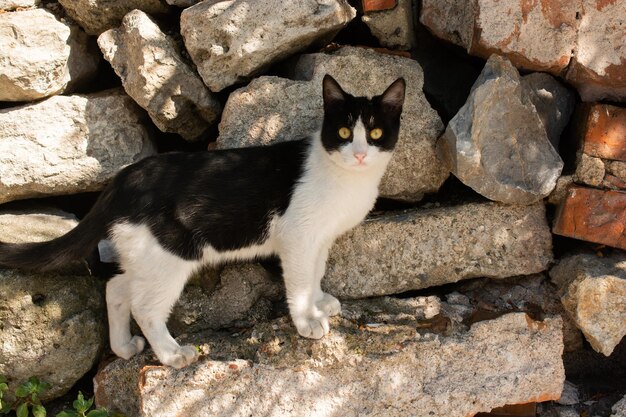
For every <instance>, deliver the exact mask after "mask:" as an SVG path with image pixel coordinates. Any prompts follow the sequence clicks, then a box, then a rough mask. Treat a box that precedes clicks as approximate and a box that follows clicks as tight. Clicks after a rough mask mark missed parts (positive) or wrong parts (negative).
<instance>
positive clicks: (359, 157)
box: [354, 153, 367, 164]
mask: <svg viewBox="0 0 626 417" xmlns="http://www.w3.org/2000/svg"><path fill="white" fill-rule="evenodd" d="M366 156H367V154H364V153H355V154H354V157H355V158H356V159H357V160H358V161H359V164H362V163H363V160H364V159H365V157H366Z"/></svg>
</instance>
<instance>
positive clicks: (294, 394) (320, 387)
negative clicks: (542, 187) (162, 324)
mask: <svg viewBox="0 0 626 417" xmlns="http://www.w3.org/2000/svg"><path fill="white" fill-rule="evenodd" d="M381 308H383V309H384V311H383V313H381ZM381 314H382V315H381ZM423 316H424V314H423V311H422V309H420V308H419V307H417V306H416V303H414V302H412V301H411V300H407V301H405V300H395V302H393V303H391V302H383V303H382V304H381V302H380V301H379V300H371V301H370V300H364V301H359V302H356V303H346V304H345V305H344V311H343V318H339V317H337V318H333V319H332V321H331V328H332V331H331V333H330V334H328V335H327V336H326V337H324V338H323V339H320V340H317V341H313V340H309V339H304V338H301V337H298V336H297V335H296V333H295V331H294V329H293V326H292V325H291V323H290V321H289V319H288V318H282V319H278V320H275V321H272V322H269V323H262V324H259V325H256V326H255V327H254V328H253V329H251V330H249V331H245V332H242V333H239V334H237V335H232V334H229V333H226V334H225V333H214V332H212V333H201V334H197V335H193V336H191V337H189V338H188V339H187V341H190V342H193V343H196V344H199V346H200V348H201V350H202V352H203V353H205V354H206V355H207V356H206V357H203V358H201V359H200V361H199V362H197V363H195V364H192V365H190V366H189V367H187V368H185V369H182V370H175V369H172V368H167V367H163V366H158V365H156V366H153V364H154V362H153V361H152V359H151V357H150V356H151V355H149V354H147V353H144V354H142V355H140V356H139V357H136V358H133V359H131V360H130V361H123V360H116V361H114V362H112V363H111V364H109V365H107V366H106V367H105V368H103V369H102V370H101V371H100V372H99V373H98V375H97V376H96V378H95V387H96V389H95V395H96V403H97V404H98V405H99V406H105V407H107V408H108V409H112V410H116V409H117V410H120V411H122V412H124V413H125V414H126V415H127V416H129V417H139V416H150V417H159V416H168V417H177V416H189V415H193V416H197V417H203V416H212V417H219V416H224V417H226V416H228V417H238V416H250V415H263V416H267V417H281V416H285V417H287V416H310V417H318V416H319V417H321V416H329V415H341V416H346V417H356V416H359V417H362V416H383V415H393V416H394V417H403V416H407V417H408V416H412V417H422V416H423V417H465V416H468V415H474V414H476V413H478V412H481V411H490V410H491V409H492V408H494V407H498V406H502V405H505V404H510V403H525V402H531V401H546V400H550V399H558V398H559V396H560V395H561V391H562V388H563V381H564V371H563V364H562V360H561V353H562V349H563V345H562V342H561V337H562V336H561V330H560V329H561V321H560V319H559V318H547V319H545V320H544V321H542V322H539V321H534V320H533V319H531V318H530V317H528V316H527V315H526V314H524V313H512V314H506V315H504V316H502V317H499V318H497V319H495V320H488V321H482V322H478V323H475V324H474V325H472V326H471V328H470V329H465V328H449V329H445V328H444V326H441V328H439V329H432V328H429V326H428V324H427V323H429V322H428V321H424V320H423V319H421V318H420V317H423ZM380 319H384V320H385V321H384V322H382V321H380ZM442 320H443V321H444V322H445V318H442ZM416 328H419V331H416ZM433 331H438V332H439V334H436V333H434V332H433Z"/></svg>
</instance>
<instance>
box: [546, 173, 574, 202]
mask: <svg viewBox="0 0 626 417" xmlns="http://www.w3.org/2000/svg"><path fill="white" fill-rule="evenodd" d="M572 184H574V176H573V175H562V176H560V177H559V179H558V180H556V186H555V187H554V190H552V192H551V193H550V195H549V196H548V198H547V199H546V202H547V203H548V204H552V205H555V206H558V205H560V204H562V203H563V202H564V201H565V198H566V197H567V190H568V189H569V187H570V186H571V185H572Z"/></svg>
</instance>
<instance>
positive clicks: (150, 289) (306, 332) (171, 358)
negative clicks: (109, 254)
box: [107, 119, 391, 368]
mask: <svg viewBox="0 0 626 417" xmlns="http://www.w3.org/2000/svg"><path fill="white" fill-rule="evenodd" d="M356 127H357V128H356V129H355V132H354V133H355V140H356V141H357V142H356V143H353V144H349V145H346V146H344V147H343V149H341V151H340V152H333V153H332V154H328V153H327V152H326V150H325V149H324V148H323V146H322V144H321V141H320V139H319V133H318V134H317V137H315V138H314V140H313V145H312V149H311V152H310V154H309V156H308V159H307V160H306V162H305V171H304V175H303V177H302V179H301V182H300V183H299V184H298V186H297V187H296V189H295V191H294V194H293V196H292V200H291V202H290V205H289V207H288V209H287V210H286V212H285V213H284V214H283V215H282V216H278V215H277V216H274V218H273V219H272V221H271V223H270V227H269V229H268V231H267V239H266V241H265V242H264V243H263V244H261V245H255V246H251V247H247V248H242V249H238V250H235V251H228V252H219V251H217V250H215V249H214V248H212V247H210V246H209V247H206V248H204V251H203V257H202V260H201V261H186V260H184V259H181V258H179V257H178V256H175V255H173V254H171V253H170V252H168V251H166V250H165V249H163V248H162V247H161V245H160V244H159V243H158V241H157V240H156V238H155V237H154V236H153V235H152V233H151V232H150V229H149V228H148V227H147V226H146V225H135V224H129V223H121V224H117V225H115V226H114V227H113V229H112V233H111V234H112V239H111V240H112V242H113V244H114V246H115V248H116V250H117V253H118V254H119V256H120V260H121V265H122V268H123V270H124V273H123V274H121V275H118V276H116V277H115V278H113V279H112V280H111V281H110V282H109V283H108V285H107V307H108V314H109V325H110V338H111V347H112V349H113V351H114V352H115V353H116V354H117V355H118V356H121V357H123V358H129V357H131V356H132V355H134V354H136V353H138V352H140V351H141V350H142V349H143V347H144V344H145V342H144V340H143V339H142V338H140V337H137V336H135V337H132V336H131V334H130V331H129V321H130V314H131V313H132V315H133V316H134V317H135V319H136V320H137V323H138V324H139V326H140V327H141V329H142V331H143V334H144V336H146V338H147V339H148V341H149V342H150V345H151V346H152V348H153V349H154V351H155V353H156V355H157V356H158V358H159V360H160V361H161V362H162V363H163V364H166V365H171V366H174V367H177V368H180V367H183V366H186V365H188V364H190V363H192V362H193V361H195V360H196V358H197V355H196V351H195V349H194V348H193V346H183V347H181V346H179V345H178V343H176V341H175V340H174V339H173V338H172V336H171V335H170V334H169V332H168V330H167V327H166V321H167V318H168V316H169V314H170V310H171V308H172V307H173V305H174V303H175V302H176V300H177V299H178V297H179V296H180V293H181V291H182V289H183V287H184V285H185V283H186V281H187V279H188V277H189V276H190V275H191V273H192V272H193V271H194V270H195V269H197V268H198V267H199V266H200V265H202V264H206V263H208V264H219V263H222V262H225V261H233V260H249V259H254V258H256V257H261V256H267V255H271V254H277V255H278V256H279V257H280V259H281V262H282V267H283V273H284V279H285V286H286V289H287V301H288V304H289V310H290V313H291V316H292V319H293V321H294V324H295V326H296V328H297V330H298V332H299V333H300V334H301V335H302V336H305V337H312V338H320V337H322V336H323V335H324V334H326V333H328V331H329V326H328V317H329V316H331V315H335V314H338V313H339V312H340V304H339V301H337V299H335V298H334V297H333V296H331V295H329V294H325V293H323V292H322V290H321V286H320V282H321V279H322V277H323V276H324V272H325V269H326V260H327V258H328V250H329V249H330V247H331V245H332V244H333V242H334V240H335V239H336V238H337V236H339V235H340V234H342V233H344V232H346V231H347V230H349V229H351V228H352V227H354V226H356V225H357V224H358V223H359V222H361V221H362V220H363V218H364V217H365V216H366V215H367V213H368V212H369V211H370V210H371V209H372V207H373V205H374V202H375V200H376V196H377V195H378V184H379V182H380V179H381V178H382V175H383V173H384V171H385V168H386V166H387V163H388V162H389V160H390V158H391V154H390V153H389V152H378V148H376V147H369V146H368V147H367V148H366V149H365V150H364V151H365V153H367V156H366V158H365V159H364V162H365V164H359V163H358V161H356V158H355V157H354V153H356V151H357V150H358V151H363V149H362V146H363V142H365V145H366V146H367V141H366V140H365V137H364V134H365V128H364V127H363V123H362V122H361V120H360V119H359V120H358V121H357V124H356ZM361 129H362V130H363V132H361ZM357 134H358V135H359V136H358V137H357V136H356V135H357ZM353 142H354V141H353ZM354 161H356V164H355V162H354Z"/></svg>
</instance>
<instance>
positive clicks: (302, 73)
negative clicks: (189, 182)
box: [217, 47, 449, 201]
mask: <svg viewBox="0 0 626 417" xmlns="http://www.w3.org/2000/svg"><path fill="white" fill-rule="evenodd" d="M294 73H295V78H297V80H296V81H294V80H288V79H284V78H278V77H259V78H258V79H255V80H253V81H252V82H251V83H250V84H249V85H248V86H247V87H245V88H242V89H239V90H237V91H235V92H234V93H232V94H231V95H230V97H229V99H228V102H227V103H226V106H225V108H224V113H223V116H222V121H221V122H220V136H219V138H218V140H217V146H218V147H219V148H237V147H242V146H252V145H266V144H270V143H275V142H279V141H284V140H290V139H298V138H301V137H304V136H307V135H309V134H311V133H312V132H313V131H315V130H317V129H319V128H320V127H321V124H322V120H323V115H324V110H323V105H322V78H323V77H324V74H326V73H328V74H331V75H332V76H333V77H336V79H337V81H339V83H340V84H341V86H342V87H343V88H344V89H346V91H348V92H349V93H351V94H354V95H361V96H370V97H371V96H373V95H377V94H381V93H382V92H383V91H384V90H385V88H387V87H388V86H389V84H391V83H392V82H393V81H394V80H396V79H397V78H398V77H401V76H402V77H404V78H405V80H406V82H407V93H406V99H405V103H404V111H403V113H402V119H401V129H400V138H399V140H398V144H397V146H396V150H395V151H394V156H393V159H392V161H391V163H390V164H389V168H388V169H387V173H386V174H385V176H384V177H383V180H382V183H381V187H380V193H381V196H383V197H387V198H394V199H399V200H406V201H417V200H420V199H421V198H422V196H423V195H424V194H425V193H431V192H436V191H437V190H438V189H439V187H440V186H441V184H442V183H443V182H444V180H445V179H446V178H447V177H448V174H449V172H448V170H447V169H446V167H444V166H442V164H441V162H440V161H439V160H438V158H437V156H436V152H435V141H436V138H437V136H438V135H439V134H440V133H441V131H442V129H443V125H442V123H441V120H440V119H439V116H438V115H437V113H436V112H435V111H434V110H433V109H432V108H431V107H430V105H429V104H428V101H427V100H426V98H425V97H424V93H423V92H422V86H423V83H424V81H423V80H424V78H423V72H422V69H421V68H420V66H419V64H418V63H417V62H415V61H414V60H411V59H408V58H403V57H398V56H391V55H386V54H381V53H379V52H376V51H373V50H370V49H365V48H353V47H344V48H341V49H340V50H338V51H336V52H334V53H332V54H309V55H304V56H302V57H301V58H300V59H299V61H298V63H297V64H296V66H295V69H294Z"/></svg>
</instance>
